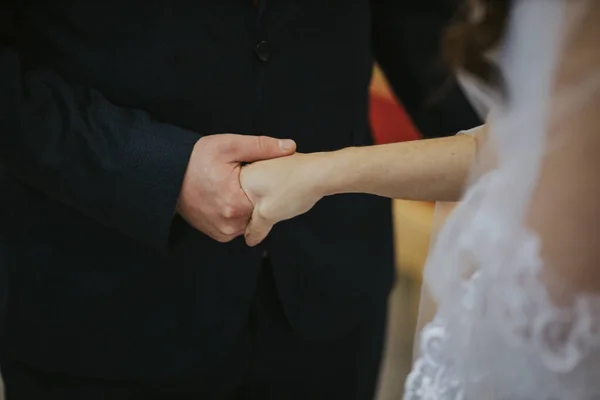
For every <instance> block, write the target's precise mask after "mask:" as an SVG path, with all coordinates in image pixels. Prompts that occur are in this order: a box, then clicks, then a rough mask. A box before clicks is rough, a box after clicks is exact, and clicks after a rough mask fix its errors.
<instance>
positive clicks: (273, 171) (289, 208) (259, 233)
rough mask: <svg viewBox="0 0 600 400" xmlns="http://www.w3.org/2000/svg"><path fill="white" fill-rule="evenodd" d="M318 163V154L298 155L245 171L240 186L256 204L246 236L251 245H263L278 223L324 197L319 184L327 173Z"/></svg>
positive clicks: (255, 165) (253, 165) (307, 208)
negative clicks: (261, 243)
mask: <svg viewBox="0 0 600 400" xmlns="http://www.w3.org/2000/svg"><path fill="white" fill-rule="evenodd" d="M318 160H320V156H319V154H318V153H315V154H300V153H296V154H294V155H291V156H288V157H282V158H278V159H272V160H266V161H259V162H255V163H253V164H249V165H246V166H244V167H243V168H242V172H241V174H240V183H241V186H242V189H244V191H245V192H246V195H247V196H248V198H249V199H250V201H251V202H252V204H253V205H254V211H253V213H252V217H251V219H250V222H249V223H248V226H247V228H246V232H245V235H244V236H245V238H246V243H247V244H248V245H249V246H255V245H257V244H259V243H260V242H262V241H263V240H264V238H265V237H266V236H267V235H268V234H269V232H270V231H271V228H272V227H273V225H275V224H276V223H277V222H280V221H283V220H286V219H291V218H294V217H296V216H298V215H300V214H304V213H305V212H307V211H308V210H310V209H311V208H312V207H313V206H314V205H315V203H316V202H317V201H319V200H320V199H321V198H322V197H323V196H324V193H322V192H321V190H320V188H319V182H320V181H321V178H322V174H323V173H324V172H325V171H324V170H323V169H322V167H321V166H320V164H319V162H318Z"/></svg>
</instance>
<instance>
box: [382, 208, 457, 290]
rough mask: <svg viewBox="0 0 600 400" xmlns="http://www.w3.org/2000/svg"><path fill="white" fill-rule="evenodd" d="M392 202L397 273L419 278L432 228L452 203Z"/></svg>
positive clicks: (448, 211) (443, 218) (439, 223)
mask: <svg viewBox="0 0 600 400" xmlns="http://www.w3.org/2000/svg"><path fill="white" fill-rule="evenodd" d="M392 204H393V218H394V240H395V249H396V265H397V267H398V272H399V273H400V274H402V275H404V276H407V277H409V278H412V279H416V280H417V281H420V280H421V278H422V276H423V267H424V266H425V261H426V260H427V252H428V251H429V244H430V242H431V233H432V230H433V231H437V230H439V229H440V227H441V225H442V224H443V223H444V220H445V219H446V218H447V217H448V215H450V213H451V212H452V210H453V209H454V206H455V205H456V203H438V204H437V206H436V204H435V203H424V202H418V201H406V200H394V201H393V202H392ZM436 207H437V208H436ZM434 214H435V220H434ZM434 223H435V226H434Z"/></svg>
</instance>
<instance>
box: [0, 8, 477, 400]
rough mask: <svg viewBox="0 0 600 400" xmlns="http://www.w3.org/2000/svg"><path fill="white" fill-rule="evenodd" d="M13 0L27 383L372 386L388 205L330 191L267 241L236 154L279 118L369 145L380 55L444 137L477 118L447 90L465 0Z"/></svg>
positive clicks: (429, 131)
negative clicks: (452, 1)
mask: <svg viewBox="0 0 600 400" xmlns="http://www.w3.org/2000/svg"><path fill="white" fill-rule="evenodd" d="M3 4H6V2H4V3H3ZM3 7H6V8H5V9H3V10H2V13H0V14H1V15H2V16H3V18H5V19H6V20H5V21H3V22H2V24H0V26H1V27H2V28H0V29H2V43H1V45H2V48H1V50H0V157H1V158H0V162H1V163H2V164H4V165H5V166H6V168H7V170H8V171H9V175H10V182H9V184H8V188H7V191H6V194H3V196H6V199H7V200H5V201H6V202H7V203H8V204H7V205H6V207H8V208H10V209H11V211H12V212H11V213H10V219H9V221H8V223H7V224H4V225H3V226H2V227H1V229H4V230H5V232H6V233H7V237H8V239H6V240H7V242H6V243H5V246H4V247H5V248H6V249H7V250H8V253H9V254H8V255H7V259H9V260H10V263H9V266H10V268H11V274H10V278H11V280H10V286H11V291H10V298H9V309H8V313H7V319H6V321H5V322H6V324H5V326H6V337H5V339H4V341H3V343H2V344H3V347H4V348H3V355H2V359H1V360H0V364H1V365H2V371H3V374H4V377H5V383H6V389H7V400H24V399H42V398H44V399H61V400H75V399H77V400H79V399H86V400H93V399H110V400H119V399H171V400H172V399H208V400H211V399H276V400H294V399H303V400H305V399H311V400H319V399H332V398H339V399H346V400H350V399H357V400H358V399H360V400H367V399H370V398H372V396H373V393H374V388H375V384H376V379H377V373H378V366H379V363H380V356H381V351H382V343H383V337H384V332H385V320H386V303H387V295H388V293H389V290H390V288H391V287H392V283H393V254H392V253H393V251H392V240H391V234H392V232H391V215H390V204H389V202H388V201H386V200H383V199H380V198H375V197H369V196H359V195H348V196H339V197H332V198H327V199H325V200H323V201H322V202H321V203H319V205H317V206H316V207H315V209H314V210H313V211H312V212H311V213H309V214H308V215H304V216H302V217H299V218H297V219H295V220H293V221H288V222H285V223H281V224H279V225H277V226H276V227H275V228H274V230H273V231H272V233H271V235H270V236H269V238H268V240H267V241H266V242H265V243H263V244H262V245H261V246H259V247H257V248H248V247H247V246H246V245H245V244H244V241H243V239H240V238H238V237H237V236H238V235H239V234H240V233H242V232H243V230H244V227H245V225H246V222H247V220H248V217H249V215H250V213H251V209H252V206H251V204H250V203H249V201H248V199H247V198H246V197H245V195H244V193H243V191H242V190H241V188H240V187H239V180H238V173H239V169H240V164H241V163H244V162H252V161H255V160H259V159H264V158H271V157H279V156H283V155H286V154H290V153H291V152H293V151H295V145H294V143H293V142H290V141H287V140H278V139H285V138H292V139H294V140H295V141H296V142H297V144H298V148H299V149H300V150H301V151H303V152H314V151H321V150H333V149H338V148H342V147H347V146H362V145H368V144H370V143H371V136H370V134H369V123H368V112H367V111H368V110H367V106H368V86H369V80H370V77H371V69H372V65H373V62H374V60H377V61H378V62H379V63H380V65H381V66H382V67H383V69H384V70H385V71H386V72H387V73H388V76H389V78H390V80H391V82H392V84H393V85H394V87H395V89H396V91H397V94H398V95H399V96H400V98H401V99H402V101H403V103H404V106H405V108H406V109H407V110H408V111H409V112H410V114H411V115H412V117H413V120H414V121H415V123H416V124H417V126H418V127H419V128H420V129H421V131H422V132H423V133H424V134H425V135H426V136H441V135H447V134H452V133H454V132H457V131H459V130H461V129H464V128H468V127H470V126H474V125H476V124H478V121H477V118H476V117H475V115H474V114H473V112H472V110H471V109H470V108H469V106H468V105H467V104H466V101H465V100H464V98H463V96H462V94H461V93H460V92H459V91H454V92H450V93H448V94H446V96H445V97H444V99H443V100H442V101H440V102H437V103H434V104H433V105H427V100H428V99H429V96H430V95H432V94H433V91H434V90H436V89H438V88H439V87H440V86H442V84H443V83H444V80H445V79H446V78H447V71H445V70H444V69H442V68H439V67H440V65H438V64H437V62H436V53H437V43H438V41H439V37H440V35H441V30H442V27H443V26H444V25H445V23H446V22H447V20H448V19H449V17H450V16H451V14H452V12H453V10H452V7H451V6H450V5H449V3H448V1H446V0H437V1H429V2H427V5H425V3H424V2H418V1H415V2H406V1H397V0H372V1H368V0H350V1H348V0H303V1H295V0H281V1H271V0H260V1H257V2H254V3H253V2H252V1H251V0H227V1H223V0H206V1H191V0H181V1H175V2H171V3H169V4H167V2H160V1H147V0H145V1H142V0H119V1H113V0H109V1H107V0H102V1H100V0H90V1H84V2H79V1H72V0H61V1H58V0H53V1H26V2H17V1H14V2H13V5H12V7H9V6H7V5H4V6H3ZM255 134H265V135H268V136H270V137H272V138H261V137H258V136H253V135H255Z"/></svg>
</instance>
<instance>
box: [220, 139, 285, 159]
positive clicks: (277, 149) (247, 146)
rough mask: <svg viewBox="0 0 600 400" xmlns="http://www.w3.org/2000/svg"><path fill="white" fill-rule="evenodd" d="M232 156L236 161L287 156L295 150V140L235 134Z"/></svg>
mask: <svg viewBox="0 0 600 400" xmlns="http://www.w3.org/2000/svg"><path fill="white" fill-rule="evenodd" d="M231 150H232V152H233V153H232V156H233V157H234V159H235V161H237V162H255V161H261V160H268V159H271V158H277V157H283V156H289V155H291V154H294V153H295V152H296V142H294V141H293V140H290V139H275V138H272V137H268V136H243V135H240V136H236V138H235V142H234V143H232V147H231Z"/></svg>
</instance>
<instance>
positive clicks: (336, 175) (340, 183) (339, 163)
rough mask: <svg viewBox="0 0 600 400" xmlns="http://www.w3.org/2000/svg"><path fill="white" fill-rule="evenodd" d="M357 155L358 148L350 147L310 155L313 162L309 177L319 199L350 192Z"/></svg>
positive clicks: (311, 162)
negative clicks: (353, 165)
mask: <svg viewBox="0 0 600 400" xmlns="http://www.w3.org/2000/svg"><path fill="white" fill-rule="evenodd" d="M356 153H357V149H356V148H352V147H349V148H346V149H342V150H337V151H331V152H322V153H312V154H310V155H309V156H310V157H311V160H310V169H309V171H308V175H310V177H311V179H312V181H313V182H314V191H315V194H316V195H317V196H319V198H321V197H325V196H330V195H333V194H339V193H345V192H348V191H350V190H349V188H350V187H351V186H352V182H351V179H352V177H353V175H354V172H353V170H352V168H351V167H352V164H353V160H354V158H355V157H356V156H357V154H356Z"/></svg>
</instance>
